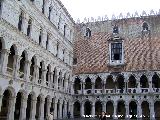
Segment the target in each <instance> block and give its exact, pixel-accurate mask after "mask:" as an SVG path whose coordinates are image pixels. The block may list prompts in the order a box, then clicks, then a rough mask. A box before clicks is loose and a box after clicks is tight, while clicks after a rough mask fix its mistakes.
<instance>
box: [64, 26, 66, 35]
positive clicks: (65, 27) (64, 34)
mask: <svg viewBox="0 0 160 120" xmlns="http://www.w3.org/2000/svg"><path fill="white" fill-rule="evenodd" d="M64 36H66V25H64Z"/></svg>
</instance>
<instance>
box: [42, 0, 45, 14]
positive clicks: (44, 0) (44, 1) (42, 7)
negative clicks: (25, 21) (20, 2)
mask: <svg viewBox="0 0 160 120" xmlns="http://www.w3.org/2000/svg"><path fill="white" fill-rule="evenodd" d="M44 7H45V0H43V5H42V13H43V14H44Z"/></svg>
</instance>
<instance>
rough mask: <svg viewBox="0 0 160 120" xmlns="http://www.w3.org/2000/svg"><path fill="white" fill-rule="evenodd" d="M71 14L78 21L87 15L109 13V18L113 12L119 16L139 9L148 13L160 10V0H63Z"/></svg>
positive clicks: (88, 16)
mask: <svg viewBox="0 0 160 120" xmlns="http://www.w3.org/2000/svg"><path fill="white" fill-rule="evenodd" d="M61 1H62V3H63V4H64V5H65V7H66V8H67V10H68V11H69V13H70V14H71V16H72V17H73V18H74V20H75V21H77V19H78V18H80V20H81V21H83V19H84V18H85V17H87V18H90V17H94V18H97V17H98V16H105V15H107V16H108V17H109V18H111V17H112V14H115V15H116V16H118V15H119V14H120V13H123V15H125V16H126V14H127V13H128V12H130V13H131V14H133V13H135V12H136V11H138V13H139V14H141V13H142V11H143V10H145V11H146V12H147V13H148V14H149V13H150V10H151V9H153V10H155V11H159V9H160V0H61Z"/></svg>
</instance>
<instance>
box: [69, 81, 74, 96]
mask: <svg viewBox="0 0 160 120" xmlns="http://www.w3.org/2000/svg"><path fill="white" fill-rule="evenodd" d="M70 84H71V86H70V87H71V94H72V95H73V94H74V83H73V82H72V81H71V82H70Z"/></svg>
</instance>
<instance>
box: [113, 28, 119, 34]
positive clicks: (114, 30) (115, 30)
mask: <svg viewBox="0 0 160 120" xmlns="http://www.w3.org/2000/svg"><path fill="white" fill-rule="evenodd" d="M113 33H115V34H118V33H119V31H118V26H114V27H113Z"/></svg>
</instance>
